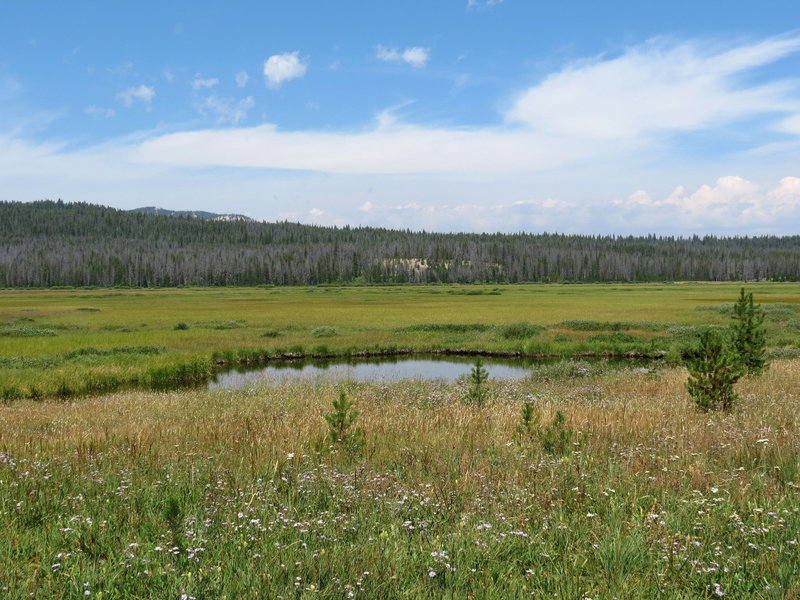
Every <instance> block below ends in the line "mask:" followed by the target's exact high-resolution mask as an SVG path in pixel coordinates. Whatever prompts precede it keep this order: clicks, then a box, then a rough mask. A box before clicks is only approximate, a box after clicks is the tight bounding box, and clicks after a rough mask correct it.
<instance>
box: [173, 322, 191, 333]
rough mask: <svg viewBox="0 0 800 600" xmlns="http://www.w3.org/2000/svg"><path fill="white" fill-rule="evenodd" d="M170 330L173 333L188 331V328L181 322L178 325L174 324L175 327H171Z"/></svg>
mask: <svg viewBox="0 0 800 600" xmlns="http://www.w3.org/2000/svg"><path fill="white" fill-rule="evenodd" d="M172 329H174V330H175V331H186V330H187V329H189V326H188V325H187V324H186V323H184V322H183V321H181V322H180V323H176V324H175V327H173V328H172Z"/></svg>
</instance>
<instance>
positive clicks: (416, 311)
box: [0, 283, 800, 402]
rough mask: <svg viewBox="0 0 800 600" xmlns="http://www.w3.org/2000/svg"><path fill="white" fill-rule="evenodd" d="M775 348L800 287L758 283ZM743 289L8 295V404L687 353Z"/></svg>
mask: <svg viewBox="0 0 800 600" xmlns="http://www.w3.org/2000/svg"><path fill="white" fill-rule="evenodd" d="M748 290H750V291H753V292H754V294H755V298H756V301H757V302H760V303H763V305H764V307H765V308H766V309H767V326H768V334H769V335H768V344H769V346H770V347H771V348H772V349H773V353H777V354H779V355H782V356H792V355H795V354H796V353H797V346H798V343H800V312H798V311H800V285H798V284H772V283H761V284H753V285H749V286H748ZM738 291H739V286H737V285H732V284H669V285H516V286H501V287H496V286H420V287H411V286H405V287H316V288H280V289H278V288H272V289H252V288H248V289H178V290H175V289H169V290H43V291H38V290H25V291H0V382H2V383H0V399H3V400H5V401H7V402H8V401H13V400H16V399H20V398H34V399H36V398H39V397H52V396H60V397H69V396H74V395H81V394H84V393H92V392H98V391H111V390H114V389H119V388H120V387H121V386H123V385H125V384H138V385H140V386H141V385H149V386H154V385H161V384H168V383H176V382H181V381H187V380H189V381H190V380H203V379H204V378H206V377H207V376H208V375H209V374H210V373H211V371H212V370H213V369H215V368H217V363H225V364H235V363H244V362H263V361H265V360H269V359H275V358H278V359H280V358H281V357H284V356H295V357H297V356H353V355H356V356H357V355H360V354H364V353H373V354H392V353H398V352H445V351H460V352H490V353H492V352H493V353H498V354H511V355H529V356H590V355H605V356H625V355H642V356H661V355H663V354H664V353H666V354H667V356H668V357H669V358H673V359H675V358H677V357H678V356H679V353H680V351H681V349H682V348H685V347H687V346H688V345H691V344H692V343H694V342H695V340H696V338H697V327H698V326H701V325H727V323H728V322H729V321H730V316H729V313H730V306H731V305H730V303H731V302H733V301H734V300H735V299H736V297H737V296H738Z"/></svg>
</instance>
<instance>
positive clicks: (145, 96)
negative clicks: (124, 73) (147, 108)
mask: <svg viewBox="0 0 800 600" xmlns="http://www.w3.org/2000/svg"><path fill="white" fill-rule="evenodd" d="M155 95H156V90H155V88H153V87H151V86H148V85H144V84H142V85H140V86H138V87H129V88H128V89H126V90H124V91H122V92H120V93H118V94H117V99H118V100H119V101H120V102H122V104H123V105H125V106H127V107H128V108H130V107H131V106H133V103H134V102H136V101H140V102H144V103H145V104H148V105H149V104H150V102H151V101H152V100H153V98H154V97H155Z"/></svg>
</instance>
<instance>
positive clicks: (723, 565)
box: [0, 361, 800, 599]
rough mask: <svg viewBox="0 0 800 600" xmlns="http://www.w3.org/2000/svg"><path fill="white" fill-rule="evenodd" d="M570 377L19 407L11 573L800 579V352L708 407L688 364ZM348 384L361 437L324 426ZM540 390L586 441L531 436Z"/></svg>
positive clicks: (238, 584)
mask: <svg viewBox="0 0 800 600" xmlns="http://www.w3.org/2000/svg"><path fill="white" fill-rule="evenodd" d="M554 368H555V367H554ZM563 368H566V367H563ZM579 368H580V365H578V366H574V369H579ZM575 374H576V375H580V377H579V378H577V379H575V380H572V379H568V378H564V377H559V376H556V375H557V374H555V373H553V374H551V375H550V376H541V377H533V378H530V379H527V380H523V381H518V382H500V381H491V380H490V381H489V382H488V385H489V386H490V388H491V393H490V394H489V395H488V400H487V402H486V403H485V404H484V406H483V407H482V408H478V407H477V406H474V405H471V404H465V403H464V401H463V398H464V396H465V392H466V391H467V386H468V383H466V382H459V383H454V384H442V383H437V382H424V381H416V382H404V383H398V384H392V385H385V384H357V383H354V382H345V383H342V384H340V385H333V384H327V383H325V382H321V381H317V382H297V383H291V384H286V385H279V386H274V387H264V388H253V389H245V390H240V391H220V392H214V393H210V392H205V391H182V392H167V393H144V392H125V393H116V394H113V395H109V396H106V397H102V398H96V399H88V400H83V401H81V402H77V403H70V402H66V403H63V402H62V403H58V402H47V401H46V402H39V403H29V402H23V403H18V404H16V405H13V406H10V407H5V408H3V409H2V410H0V435H2V438H0V440H1V441H0V528H1V529H2V531H3V532H4V535H3V536H0V588H2V589H3V593H4V594H5V595H6V596H7V597H9V598H23V597H25V598H27V597H30V595H31V594H33V596H34V597H43V598H44V597H46V598H72V597H83V596H84V595H85V593H86V592H87V591H88V592H89V593H88V595H89V596H93V597H103V598H132V597H167V598H169V597H172V598H178V597H181V595H182V594H186V596H187V597H194V598H222V597H228V598H234V597H236V598H240V597H256V596H258V597H269V598H273V597H278V596H282V597H284V598H286V597H300V598H305V597H307V598H311V597H329V598H339V597H344V598H346V597H349V596H351V595H352V597H361V598H377V597H381V598H439V597H473V596H474V597H481V598H513V597H522V596H526V597H528V596H531V595H533V596H534V597H555V596H556V595H557V597H560V598H613V597H618V598H626V599H640V598H648V599H649V598H687V599H688V598H714V597H720V595H721V594H724V595H725V596H726V597H728V598H792V597H796V595H797V594H798V592H800V551H799V550H798V536H799V535H800V502H798V500H799V498H798V485H800V479H798V477H800V467H798V462H797V456H798V452H800V416H798V415H800V400H799V399H798V395H797V392H796V390H797V389H799V388H800V363H798V362H797V361H780V362H776V363H774V364H773V365H772V367H771V368H770V370H769V371H768V372H767V373H766V374H765V375H764V376H762V377H760V378H754V379H748V380H745V381H743V382H741V384H740V390H739V391H740V395H741V397H742V404H741V405H740V407H739V409H738V410H736V411H734V412H733V413H732V414H730V415H712V416H709V415H705V414H701V413H698V412H697V411H695V410H694V409H693V407H692V404H691V402H690V399H689V397H688V395H687V394H686V392H685V390H684V389H683V381H684V380H685V372H684V371H682V370H660V371H656V372H645V371H642V372H630V371H628V372H626V373H618V372H599V371H598V372H592V371H591V370H588V371H581V372H580V373H579V372H578V371H576V372H575ZM341 392H345V393H346V394H347V397H348V398H349V399H351V400H353V401H354V403H355V407H356V408H357V409H358V411H359V416H358V419H357V422H356V425H357V426H359V427H361V428H362V429H363V431H364V436H365V443H364V447H363V450H362V451H361V452H360V453H359V454H353V453H349V452H344V451H341V450H337V448H336V447H333V448H330V449H328V448H325V447H324V440H325V437H326V435H327V432H328V424H327V423H326V420H325V418H324V417H325V415H326V414H329V413H330V412H331V406H332V403H333V401H334V400H336V399H337V398H338V397H339V394H340V393H341ZM526 402H527V403H528V404H529V405H530V406H532V410H533V411H534V413H535V415H536V417H537V418H538V420H539V423H541V424H543V426H544V425H548V424H554V423H556V421H557V419H556V417H557V414H558V413H559V412H560V413H561V414H562V415H563V417H564V424H563V427H564V428H565V429H569V430H571V431H572V432H574V435H572V434H571V435H570V437H569V438H568V439H569V440H571V441H570V444H571V445H570V444H568V445H567V446H566V447H565V448H563V449H559V451H558V452H556V451H555V446H552V447H550V446H548V445H547V444H545V443H544V442H542V441H541V440H542V438H540V437H538V436H528V437H521V436H520V435H519V434H518V429H519V428H518V426H519V424H520V419H521V415H522V407H523V405H524V404H525V403H526ZM559 439H560V438H559ZM320 443H322V444H323V447H322V448H320V449H319V450H315V447H319V444H320ZM562 450H563V451H562Z"/></svg>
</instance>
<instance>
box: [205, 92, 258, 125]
mask: <svg viewBox="0 0 800 600" xmlns="http://www.w3.org/2000/svg"><path fill="white" fill-rule="evenodd" d="M255 105H256V102H255V100H254V99H253V97H252V96H248V97H247V98H243V99H242V100H239V101H236V100H234V99H233V98H220V97H218V96H213V95H212V96H207V97H206V98H204V99H203V101H202V102H199V103H195V108H196V109H197V112H199V113H200V114H202V115H204V116H205V115H208V114H213V115H216V116H217V123H230V124H232V125H238V124H239V122H240V121H243V120H244V119H246V118H247V111H249V110H250V109H251V108H253V107H254V106H255Z"/></svg>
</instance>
